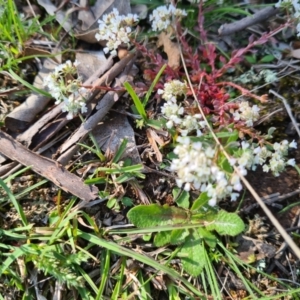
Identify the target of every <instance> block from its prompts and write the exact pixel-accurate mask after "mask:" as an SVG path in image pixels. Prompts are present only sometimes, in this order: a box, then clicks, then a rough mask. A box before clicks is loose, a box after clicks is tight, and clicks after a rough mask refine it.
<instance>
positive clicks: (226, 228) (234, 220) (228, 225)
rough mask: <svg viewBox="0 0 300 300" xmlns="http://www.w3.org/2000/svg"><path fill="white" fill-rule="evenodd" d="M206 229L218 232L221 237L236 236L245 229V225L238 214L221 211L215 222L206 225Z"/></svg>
mask: <svg viewBox="0 0 300 300" xmlns="http://www.w3.org/2000/svg"><path fill="white" fill-rule="evenodd" d="M206 229H207V230H209V231H212V230H216V231H217V232H218V233H219V234H221V235H225V234H227V235H230V236H235V235H238V234H239V233H241V232H242V231H243V230H244V229H245V224H244V222H243V221H242V219H241V218H240V217H239V216H238V215H237V214H235V213H228V212H226V211H224V210H220V211H219V213H218V214H217V215H216V217H215V220H214V221H212V222H210V223H209V224H208V225H206Z"/></svg>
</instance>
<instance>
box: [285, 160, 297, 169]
mask: <svg viewBox="0 0 300 300" xmlns="http://www.w3.org/2000/svg"><path fill="white" fill-rule="evenodd" d="M286 164H287V165H289V166H292V167H294V166H295V165H296V161H295V159H294V158H291V159H289V160H288V161H287V162H286Z"/></svg>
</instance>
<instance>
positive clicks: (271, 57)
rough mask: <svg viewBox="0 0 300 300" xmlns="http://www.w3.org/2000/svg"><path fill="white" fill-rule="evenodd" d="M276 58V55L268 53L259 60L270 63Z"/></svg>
mask: <svg viewBox="0 0 300 300" xmlns="http://www.w3.org/2000/svg"><path fill="white" fill-rule="evenodd" d="M274 59H275V56H274V55H272V54H268V55H266V56H264V57H263V58H262V59H260V60H259V62H260V63H269V62H272V61H273V60H274Z"/></svg>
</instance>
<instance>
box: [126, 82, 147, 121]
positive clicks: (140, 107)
mask: <svg viewBox="0 0 300 300" xmlns="http://www.w3.org/2000/svg"><path fill="white" fill-rule="evenodd" d="M124 87H125V89H126V90H127V92H128V94H129V95H130V96H131V98H132V100H133V102H134V105H135V107H136V109H137V111H138V113H139V114H140V116H141V117H142V118H143V119H144V120H147V114H146V111H145V108H144V105H143V103H142V102H141V100H140V98H139V97H138V95H137V94H136V92H135V90H134V89H133V88H132V86H131V85H130V83H129V82H125V83H124Z"/></svg>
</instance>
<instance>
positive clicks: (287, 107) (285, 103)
mask: <svg viewBox="0 0 300 300" xmlns="http://www.w3.org/2000/svg"><path fill="white" fill-rule="evenodd" d="M269 93H271V94H273V95H275V96H276V97H277V98H279V99H280V100H281V101H282V103H283V104H284V106H285V109H286V111H287V113H288V115H289V117H290V119H291V120H292V123H293V125H294V127H295V129H296V131H297V133H298V135H299V137H300V130H299V127H298V124H297V122H296V120H295V118H294V116H293V113H292V111H291V108H290V106H289V105H288V103H287V101H286V99H285V98H283V97H282V96H280V95H279V94H278V93H276V92H275V91H273V90H269Z"/></svg>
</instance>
